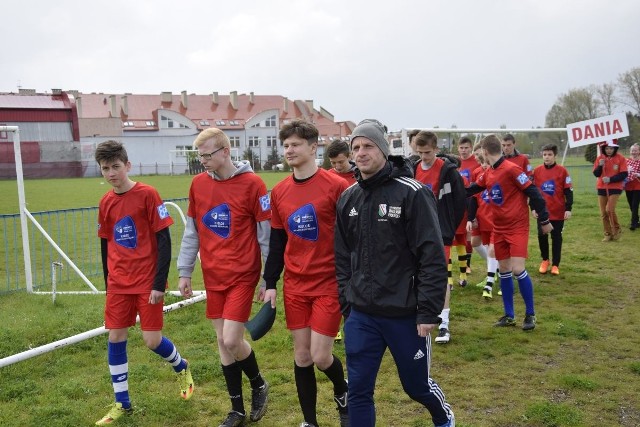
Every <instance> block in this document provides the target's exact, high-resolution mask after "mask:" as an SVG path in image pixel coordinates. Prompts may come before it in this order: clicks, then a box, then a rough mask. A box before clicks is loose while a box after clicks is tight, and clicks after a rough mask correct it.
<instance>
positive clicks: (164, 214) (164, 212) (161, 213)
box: [156, 203, 171, 219]
mask: <svg viewBox="0 0 640 427" xmlns="http://www.w3.org/2000/svg"><path fill="white" fill-rule="evenodd" d="M156 209H157V210H158V215H159V216H160V219H165V218H169V217H170V216H171V215H169V211H168V210H167V207H166V206H165V205H164V203H163V204H161V205H160V206H158V207H157V208H156Z"/></svg>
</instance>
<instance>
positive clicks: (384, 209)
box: [378, 203, 387, 218]
mask: <svg viewBox="0 0 640 427" xmlns="http://www.w3.org/2000/svg"><path fill="white" fill-rule="evenodd" d="M386 214H387V205H386V204H384V203H380V205H378V216H379V217H381V218H384V216H385V215H386Z"/></svg>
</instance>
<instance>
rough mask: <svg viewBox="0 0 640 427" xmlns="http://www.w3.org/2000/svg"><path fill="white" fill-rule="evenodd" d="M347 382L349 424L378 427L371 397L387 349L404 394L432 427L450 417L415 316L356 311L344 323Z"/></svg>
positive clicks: (450, 413)
mask: <svg viewBox="0 0 640 427" xmlns="http://www.w3.org/2000/svg"><path fill="white" fill-rule="evenodd" d="M344 333H345V350H346V355H347V374H348V379H349V422H350V424H351V426H352V427H361V426H362V427H365V426H375V423H376V411H375V405H374V400H373V394H374V389H375V384H376V377H377V375H378V370H379V369H380V363H381V362H382V356H383V355H384V352H385V350H386V349H387V347H388V348H389V351H390V352H391V355H392V356H393V359H394V361H395V363H396V367H397V368H398V375H399V376H400V381H401V383H402V387H403V389H404V391H405V392H406V393H407V395H409V397H411V398H412V399H413V400H415V401H417V402H419V403H421V404H422V405H424V406H425V407H426V408H427V409H428V410H429V412H430V413H431V417H432V421H433V423H434V425H436V426H438V425H442V424H445V423H447V422H448V421H449V418H451V415H452V412H451V407H450V406H449V405H448V404H447V403H446V401H445V397H444V393H443V392H442V390H441V389H440V387H439V386H438V384H437V383H436V382H435V381H433V380H432V379H431V377H430V376H429V368H430V365H431V337H427V338H426V339H425V338H421V337H420V336H419V335H418V333H417V330H416V317H415V315H412V316H408V317H400V318H398V317H383V316H375V315H371V314H366V313H362V312H359V311H357V310H354V309H352V310H351V314H350V315H349V317H348V318H347V320H346V321H345V324H344Z"/></svg>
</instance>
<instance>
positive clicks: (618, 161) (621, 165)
mask: <svg viewBox="0 0 640 427" xmlns="http://www.w3.org/2000/svg"><path fill="white" fill-rule="evenodd" d="M601 159H604V166H602V174H601V175H600V176H599V177H598V180H597V181H596V188H597V189H598V190H622V187H623V186H624V180H623V181H619V182H610V183H608V184H605V183H604V181H602V178H603V177H605V176H608V177H612V176H614V175H617V174H619V173H620V172H628V170H627V159H625V158H624V156H623V155H622V154H618V153H616V154H614V155H613V156H611V157H609V156H606V155H604V154H600V155H599V156H598V157H597V158H596V161H595V163H594V164H593V170H595V169H596V168H597V167H598V165H599V164H600V160H601Z"/></svg>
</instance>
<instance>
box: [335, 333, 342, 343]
mask: <svg viewBox="0 0 640 427" xmlns="http://www.w3.org/2000/svg"><path fill="white" fill-rule="evenodd" d="M333 340H334V341H335V342H340V341H342V331H338V335H336V337H335V338H334V339H333Z"/></svg>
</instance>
